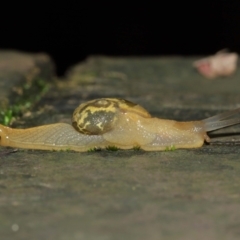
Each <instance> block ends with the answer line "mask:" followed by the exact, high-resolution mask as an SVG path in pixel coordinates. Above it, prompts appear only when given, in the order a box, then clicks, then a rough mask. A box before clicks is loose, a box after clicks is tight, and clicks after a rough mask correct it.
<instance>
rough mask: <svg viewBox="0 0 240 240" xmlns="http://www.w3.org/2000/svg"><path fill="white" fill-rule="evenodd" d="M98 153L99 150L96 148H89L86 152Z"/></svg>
mask: <svg viewBox="0 0 240 240" xmlns="http://www.w3.org/2000/svg"><path fill="white" fill-rule="evenodd" d="M99 151H101V148H97V147H94V148H90V149H88V150H87V152H99Z"/></svg>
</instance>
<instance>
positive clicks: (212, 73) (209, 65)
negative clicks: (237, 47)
mask: <svg viewBox="0 0 240 240" xmlns="http://www.w3.org/2000/svg"><path fill="white" fill-rule="evenodd" d="M237 59H238V54H237V53H229V52H227V51H226V50H221V51H219V52H217V53H216V54H215V55H213V56H209V57H206V58H203V59H200V60H198V61H195V62H194V63H193V66H194V67H195V68H196V69H197V70H198V72H199V73H200V74H202V75H203V76H204V77H206V78H210V79H213V78H215V77H219V76H229V75H231V74H232V73H234V72H235V70H236V67H237Z"/></svg>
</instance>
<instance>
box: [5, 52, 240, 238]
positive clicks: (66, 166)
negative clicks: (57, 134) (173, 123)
mask: <svg viewBox="0 0 240 240" xmlns="http://www.w3.org/2000/svg"><path fill="white" fill-rule="evenodd" d="M4 54H5V56H9V55H10V56H15V57H16V59H15V57H13V58H12V60H11V61H10V60H8V57H5V60H4V57H3V56H1V54H0V69H4V67H3V66H8V67H7V68H6V69H7V70H6V71H5V72H4V71H2V70H1V74H8V76H9V77H8V80H7V81H8V82H12V83H13V85H15V84H16V85H18V84H19V83H18V82H16V83H15V82H14V81H15V80H16V78H15V76H16V72H17V74H19V71H20V72H21V74H20V75H21V76H27V74H28V73H29V71H30V72H31V71H33V70H31V69H34V68H35V67H36V65H37V64H38V63H39V62H41V63H42V64H40V65H41V67H39V65H37V66H38V68H40V69H42V71H44V70H46V72H47V73H50V72H51V76H53V75H54V73H53V71H52V70H51V71H50V70H49V69H52V62H51V61H49V59H50V58H49V57H48V56H46V55H36V56H35V55H33V56H29V55H28V54H24V53H21V54H20V55H19V53H16V52H4ZM15 54H16V55H15ZM39 56H40V57H39ZM35 57H36V58H35ZM21 58H22V60H21ZM39 58H40V60H39ZM198 58H199V57H196V58H193V57H192V58H184V57H159V58H157V57H154V58H150V57H149V58H109V57H108V58H107V57H99V56H97V57H91V58H89V59H87V60H86V61H85V62H82V63H79V64H77V65H76V66H73V67H72V68H70V69H69V70H68V72H67V73H66V76H65V78H64V79H61V80H60V79H59V80H56V81H54V83H53V82H52V83H51V87H50V88H49V90H48V91H46V92H45V93H44V94H43V95H41V98H40V99H39V101H38V102H37V104H35V105H34V106H33V107H32V108H31V114H28V115H23V116H19V117H18V118H17V119H16V121H15V122H14V125H15V127H26V126H36V125H42V124H46V123H53V122H68V123H69V122H71V114H72V112H73V110H74V108H76V107H77V106H78V104H79V103H82V102H85V101H87V100H90V99H93V98H99V97H120V98H126V99H128V100H131V101H134V102H136V103H139V104H141V105H142V106H144V107H145V108H146V109H148V110H149V111H150V113H151V114H152V115H155V116H158V117H162V118H172V119H176V120H179V121H180V120H197V119H203V118H206V117H209V116H211V115H214V114H216V113H219V112H222V111H225V110H228V109H233V108H236V107H239V106H240V105H239V104H240V96H239V90H240V89H239V86H240V84H239V79H240V73H239V70H237V71H236V73H235V74H234V75H232V76H231V77H229V78H219V79H215V80H214V81H209V80H207V79H204V78H203V77H202V76H200V75H199V74H198V73H197V72H196V70H194V69H193V68H192V62H193V61H194V60H196V59H198ZM19 59H20V60H19ZM36 59H37V60H36ZM43 59H45V60H43ZM23 60H24V61H26V64H20V65H19V64H17V62H18V61H19V62H23ZM4 61H6V62H5V63H4ZM42 61H43V62H42ZM11 64H12V66H11ZM34 66H35V67H34ZM45 76H46V75H45ZM45 78H46V79H47V78H48V79H49V82H51V79H52V77H49V76H48V77H45ZM5 79H6V78H2V77H1V76H0V84H1V88H0V89H1V90H0V91H1V92H6V94H5V95H4V96H5V97H6V98H8V96H10V95H8V94H13V93H12V87H11V88H8V87H7V86H8V85H7V83H6V82H4V81H6V80H5ZM20 85H21V83H20ZM3 89H5V90H3ZM2 96H3V95H2V94H1V97H2ZM211 137H212V143H210V144H208V145H207V144H206V145H204V146H203V147H202V148H198V149H188V150H185V149H183V150H174V151H170V150H169V151H162V152H144V151H142V150H127V151H124V150H118V151H110V150H102V151H96V152H86V153H76V152H68V151H62V152H56V151H55V152H54V151H34V150H21V149H18V150H17V149H11V148H6V147H0V235H1V239H4V240H8V239H9V240H10V239H11V240H15V239H16V240H25V239H36V240H38V239H57V240H64V239H73V240H74V239H76V240H79V239H80V240H81V239H83V240H85V239H90V240H95V239H99V240H111V239H114V240H115V239H116V240H118V239H119V240H121V239H126V240H128V239H129V240H130V239H131V240H143V239H144V240H145V239H149V240H155V239H156V240H158V239H167V240H175V239H177V240H179V239H184V240H192V239H195V240H198V239H199V240H200V239H201V240H202V239H216V240H224V239H239V238H240V230H239V229H240V215H239V212H240V191H239V189H240V157H239V156H240V145H239V144H240V127H239V126H234V127H230V128H227V129H223V130H219V131H216V132H214V133H212V134H211Z"/></svg>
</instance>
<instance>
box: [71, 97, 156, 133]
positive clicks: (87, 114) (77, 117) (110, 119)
mask: <svg viewBox="0 0 240 240" xmlns="http://www.w3.org/2000/svg"><path fill="white" fill-rule="evenodd" d="M127 112H131V113H135V114H137V115H140V116H142V117H145V118H150V117H151V115H150V114H149V113H148V111H147V110H145V109H144V108H143V107H141V106H139V105H137V104H135V103H132V102H130V101H127V100H124V99H119V98H100V99H95V100H93V101H89V102H87V103H83V104H81V105H80V106H79V107H77V108H76V109H75V111H74V113H73V117H72V125H73V127H74V128H75V129H76V130H77V131H79V132H80V133H83V134H87V135H100V134H103V133H106V132H108V131H111V130H112V129H113V128H114V124H115V123H116V121H117V119H118V115H119V113H127Z"/></svg>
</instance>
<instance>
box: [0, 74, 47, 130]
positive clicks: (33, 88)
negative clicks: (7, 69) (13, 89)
mask: <svg viewBox="0 0 240 240" xmlns="http://www.w3.org/2000/svg"><path fill="white" fill-rule="evenodd" d="M48 90H49V84H48V83H47V82H46V81H45V80H43V79H41V78H38V79H34V80H33V81H32V82H28V83H25V84H24V85H23V86H22V87H21V88H20V89H19V92H21V94H19V95H18V96H17V97H16V98H15V99H14V101H13V102H14V103H13V104H11V105H9V106H8V107H7V108H6V109H3V110H1V111H0V124H3V125H6V126H8V125H10V124H11V123H12V122H13V121H14V120H15V119H16V118H18V117H20V116H22V114H23V113H24V112H26V111H27V110H29V109H31V107H32V106H33V105H34V104H35V103H36V102H38V101H39V100H40V99H41V97H42V96H43V95H44V94H45V93H46V92H47V91H48Z"/></svg>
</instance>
